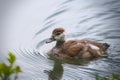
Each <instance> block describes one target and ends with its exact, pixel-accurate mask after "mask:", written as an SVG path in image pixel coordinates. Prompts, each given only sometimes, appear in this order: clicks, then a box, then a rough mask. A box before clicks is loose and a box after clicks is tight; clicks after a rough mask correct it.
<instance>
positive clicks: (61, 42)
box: [56, 40, 65, 47]
mask: <svg viewBox="0 0 120 80" xmlns="http://www.w3.org/2000/svg"><path fill="white" fill-rule="evenodd" d="M64 42H65V40H61V41H57V43H56V47H61V46H62V45H63V44H64Z"/></svg>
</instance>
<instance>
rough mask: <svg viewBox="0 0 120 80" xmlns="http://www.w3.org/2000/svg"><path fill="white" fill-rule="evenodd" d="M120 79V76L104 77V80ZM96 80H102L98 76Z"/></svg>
mask: <svg viewBox="0 0 120 80" xmlns="http://www.w3.org/2000/svg"><path fill="white" fill-rule="evenodd" d="M119 79H120V74H112V75H111V76H109V77H103V79H102V80H119ZM96 80H100V79H99V75H98V74H97V75H96Z"/></svg>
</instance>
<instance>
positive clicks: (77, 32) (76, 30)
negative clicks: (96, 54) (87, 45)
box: [0, 0, 120, 80]
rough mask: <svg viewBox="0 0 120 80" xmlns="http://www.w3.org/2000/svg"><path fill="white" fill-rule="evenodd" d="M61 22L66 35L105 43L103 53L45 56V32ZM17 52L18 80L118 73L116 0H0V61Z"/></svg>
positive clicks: (78, 79)
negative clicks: (86, 56)
mask: <svg viewBox="0 0 120 80" xmlns="http://www.w3.org/2000/svg"><path fill="white" fill-rule="evenodd" d="M56 27H63V28H65V30H66V33H67V39H73V38H76V39H82V38H89V39H92V40H97V41H100V42H107V43H109V44H110V45H111V47H110V48H109V50H108V53H107V56H106V57H103V58H100V59H97V60H93V61H90V62H88V61H82V60H76V61H73V62H72V61H68V62H71V63H72V64H69V63H66V62H64V63H62V64H61V62H60V61H54V60H50V59H48V57H47V55H46V53H47V52H48V51H49V50H50V49H51V48H52V47H53V46H54V44H55V43H51V44H45V43H44V42H45V40H46V39H47V38H49V37H50V34H51V31H52V30H53V29H54V28H56ZM8 51H11V52H14V53H15V55H16V56H17V63H16V64H18V65H20V66H21V68H22V70H23V73H21V74H20V76H19V80H50V79H51V80H54V79H56V78H57V80H59V79H61V80H95V78H94V77H95V75H96V73H98V74H99V75H100V77H104V76H108V75H110V74H112V73H118V74H120V0H59V1H58V0H51V1H50V0H0V61H6V60H5V58H6V56H7V53H8Z"/></svg>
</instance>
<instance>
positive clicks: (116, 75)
mask: <svg viewBox="0 0 120 80" xmlns="http://www.w3.org/2000/svg"><path fill="white" fill-rule="evenodd" d="M118 78H120V75H119V74H112V79H118Z"/></svg>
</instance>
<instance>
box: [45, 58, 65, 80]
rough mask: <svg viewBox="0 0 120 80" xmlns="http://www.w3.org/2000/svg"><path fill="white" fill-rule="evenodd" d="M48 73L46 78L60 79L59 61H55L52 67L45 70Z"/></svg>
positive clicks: (61, 69) (61, 71) (60, 66)
mask: <svg viewBox="0 0 120 80" xmlns="http://www.w3.org/2000/svg"><path fill="white" fill-rule="evenodd" d="M45 72H46V73H47V74H48V76H49V77H48V80H61V78H62V75H63V66H62V63H61V61H59V60H58V61H55V63H54V66H53V69H52V70H49V71H45Z"/></svg>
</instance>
